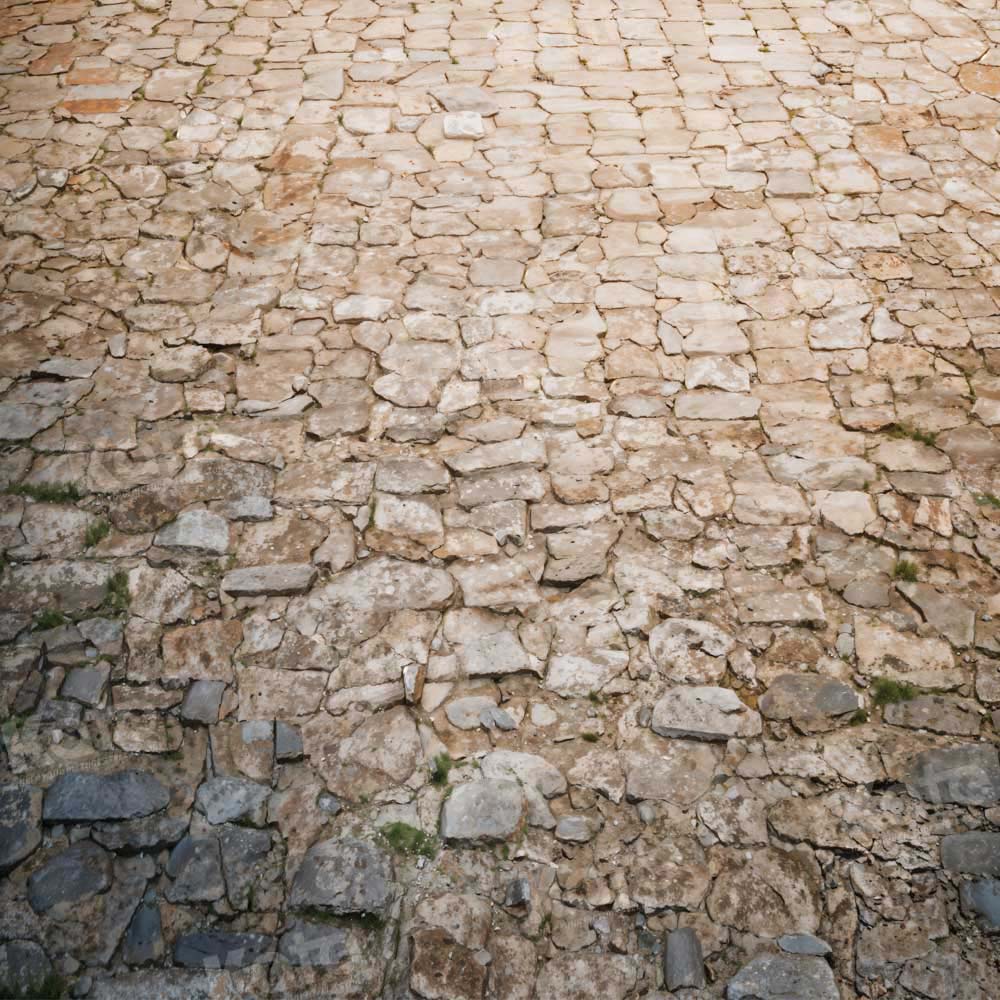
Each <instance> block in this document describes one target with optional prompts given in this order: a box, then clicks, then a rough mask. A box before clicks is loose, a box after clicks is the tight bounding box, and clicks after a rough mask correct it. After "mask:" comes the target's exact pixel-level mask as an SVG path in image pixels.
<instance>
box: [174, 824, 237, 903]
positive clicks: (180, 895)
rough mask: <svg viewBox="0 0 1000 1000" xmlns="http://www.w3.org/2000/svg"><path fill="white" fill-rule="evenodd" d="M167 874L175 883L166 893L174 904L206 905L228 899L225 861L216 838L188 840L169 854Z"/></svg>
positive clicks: (187, 838) (183, 841)
mask: <svg viewBox="0 0 1000 1000" xmlns="http://www.w3.org/2000/svg"><path fill="white" fill-rule="evenodd" d="M167 874H168V875H169V876H170V877H171V878H172V879H173V880H174V881H173V884H172V885H171V886H170V888H169V889H167V899H169V900H170V902H171V903H197V902H201V903H207V902H212V901H213V900H216V899H221V898H222V897H223V896H224V895H225V892H226V884H225V881H224V880H223V877H222V857H221V855H220V853H219V842H218V840H216V838H215V837H198V838H195V837H185V838H184V839H183V840H182V841H181V842H180V843H179V844H178V845H177V846H176V847H175V848H174V849H173V850H172V851H171V852H170V859H169V861H168V862H167Z"/></svg>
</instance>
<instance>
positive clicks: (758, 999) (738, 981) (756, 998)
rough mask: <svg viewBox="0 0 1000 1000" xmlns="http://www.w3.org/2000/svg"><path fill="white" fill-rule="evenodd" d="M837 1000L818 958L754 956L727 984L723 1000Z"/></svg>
mask: <svg viewBox="0 0 1000 1000" xmlns="http://www.w3.org/2000/svg"><path fill="white" fill-rule="evenodd" d="M793 996H795V997H799V996H801V997H810V998H815V1000H839V998H840V991H839V990H838V989H837V983H836V980H835V979H834V978H833V970H832V969H831V968H830V966H829V965H827V963H826V962H825V961H823V959H821V958H814V957H812V956H802V955H758V956H757V957H756V958H755V959H753V960H752V961H751V962H750V963H749V964H747V965H745V966H743V968H742V969H740V971H739V972H738V973H737V974H736V975H735V976H734V977H733V978H732V979H730V981H729V984H728V985H727V986H726V1000H784V998H785V997H793Z"/></svg>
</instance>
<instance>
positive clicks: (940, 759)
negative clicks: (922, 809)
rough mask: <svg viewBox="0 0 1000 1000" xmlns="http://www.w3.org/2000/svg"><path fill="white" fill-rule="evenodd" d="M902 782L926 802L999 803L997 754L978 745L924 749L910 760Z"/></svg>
mask: <svg viewBox="0 0 1000 1000" xmlns="http://www.w3.org/2000/svg"><path fill="white" fill-rule="evenodd" d="M904 781H905V782H906V790H907V791H908V792H909V793H910V795H912V796H913V797H914V798H918V799H923V800H924V801H926V802H940V803H943V802H954V803H957V804H959V805H966V806H986V807H989V806H995V805H998V804H1000V753H998V751H997V749H996V748H995V747H992V746H985V745H979V744H974V745H967V746H961V747H944V748H941V749H937V750H925V751H924V752H923V753H920V754H917V756H916V757H914V759H913V760H912V761H911V763H910V765H909V767H908V768H907V769H906V773H905V776H904Z"/></svg>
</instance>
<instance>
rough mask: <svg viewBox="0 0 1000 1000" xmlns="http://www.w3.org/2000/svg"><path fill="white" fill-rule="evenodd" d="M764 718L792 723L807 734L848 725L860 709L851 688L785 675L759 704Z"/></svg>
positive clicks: (810, 677)
mask: <svg viewBox="0 0 1000 1000" xmlns="http://www.w3.org/2000/svg"><path fill="white" fill-rule="evenodd" d="M758 705H759V707H760V711H761V714H762V715H763V716H764V718H765V719H777V720H779V721H790V722H791V723H792V724H793V725H794V726H795V728H796V729H800V730H801V731H802V732H805V733H815V732H824V731H826V730H829V729H833V728H834V727H835V726H836V725H837V724H838V723H841V722H846V721H847V720H848V718H850V716H852V715H853V714H854V712H856V711H857V710H858V708H859V707H860V699H859V698H858V695H857V693H856V692H855V691H854V689H853V688H851V687H850V686H849V685H847V684H844V683H842V682H841V681H836V680H834V679H833V678H830V677H819V676H817V675H815V674H782V675H781V676H780V677H776V678H775V679H774V680H773V681H772V682H771V685H770V686H769V687H768V689H767V693H766V694H765V695H764V696H763V697H762V698H761V699H760V701H759V702H758Z"/></svg>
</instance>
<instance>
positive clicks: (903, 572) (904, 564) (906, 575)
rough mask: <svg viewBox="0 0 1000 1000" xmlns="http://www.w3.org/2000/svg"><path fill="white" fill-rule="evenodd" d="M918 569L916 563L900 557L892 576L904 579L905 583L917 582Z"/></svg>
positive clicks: (896, 578) (895, 578)
mask: <svg viewBox="0 0 1000 1000" xmlns="http://www.w3.org/2000/svg"><path fill="white" fill-rule="evenodd" d="M918 569H919V567H918V566H917V564H916V563H914V562H910V561H909V560H908V559H900V560H899V561H898V562H897V563H896V565H895V566H893V568H892V578H893V579H894V580H902V581H903V582H904V583H916V582H917V570H918Z"/></svg>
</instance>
